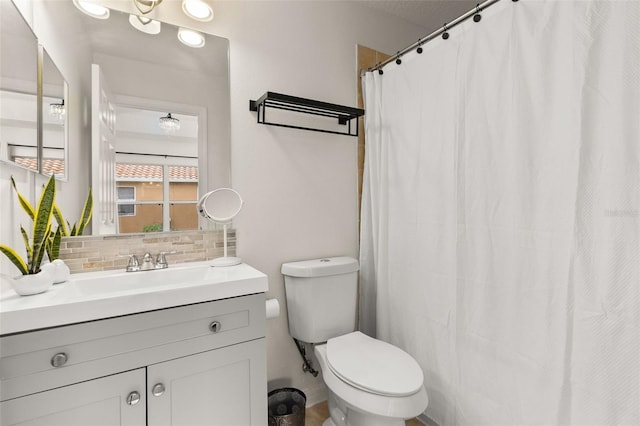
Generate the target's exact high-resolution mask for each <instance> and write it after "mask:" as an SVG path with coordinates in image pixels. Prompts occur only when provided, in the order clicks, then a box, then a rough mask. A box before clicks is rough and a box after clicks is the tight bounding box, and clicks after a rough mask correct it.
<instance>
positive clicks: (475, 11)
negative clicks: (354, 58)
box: [363, 0, 518, 74]
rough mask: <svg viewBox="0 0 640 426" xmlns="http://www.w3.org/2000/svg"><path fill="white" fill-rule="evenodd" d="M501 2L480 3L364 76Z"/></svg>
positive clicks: (488, 1) (370, 69)
mask: <svg viewBox="0 0 640 426" xmlns="http://www.w3.org/2000/svg"><path fill="white" fill-rule="evenodd" d="M499 1H500V0H485V1H484V2H482V3H478V5H477V6H476V7H475V8H473V9H472V10H470V11H468V12H467V13H465V14H464V15H462V16H459V17H458V18H456V19H455V20H453V21H452V22H451V23H445V24H444V25H443V26H442V28H440V29H438V30H436V31H434V32H432V33H431V34H429V35H428V36H426V37H423V38H421V39H420V40H418V41H417V42H415V43H413V44H412V45H411V46H409V47H405V48H404V49H402V50H400V51H398V53H396V54H395V55H393V56H391V57H389V58H388V59H385V60H384V61H382V62H379V63H377V64H376V65H374V66H372V67H371V68H367V69H366V70H365V71H364V72H363V74H364V73H367V72H371V71H376V70H381V69H382V67H384V66H385V65H387V64H388V63H390V62H392V61H394V60H398V59H399V58H400V57H401V56H402V55H404V54H405V53H408V52H410V51H412V50H414V49H417V48H418V47H420V46H422V45H423V44H425V43H427V42H429V41H431V40H433V39H434V38H436V37H438V36H439V35H441V34H443V33H444V32H446V31H448V30H450V29H451V28H453V27H455V26H457V25H458V24H461V23H463V22H464V21H466V20H467V19H469V18H471V17H473V16H475V15H477V14H479V13H480V12H481V11H483V10H484V9H486V8H488V7H489V6H491V5H492V4H494V3H497V2H499ZM511 1H513V2H517V1H518V0H511Z"/></svg>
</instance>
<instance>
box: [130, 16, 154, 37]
mask: <svg viewBox="0 0 640 426" xmlns="http://www.w3.org/2000/svg"><path fill="white" fill-rule="evenodd" d="M129 23H130V24H131V26H132V27H133V28H135V29H136V30H138V31H142V32H143V33H146V34H152V35H155V34H160V30H161V29H162V28H161V24H160V21H156V20H153V19H149V18H145V17H144V16H138V15H129Z"/></svg>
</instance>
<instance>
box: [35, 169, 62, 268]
mask: <svg viewBox="0 0 640 426" xmlns="http://www.w3.org/2000/svg"><path fill="white" fill-rule="evenodd" d="M55 197H56V181H55V177H54V175H51V177H50V178H49V181H48V182H47V184H46V185H45V187H44V189H43V190H42V194H40V200H39V201H38V207H37V208H36V214H35V217H34V219H33V258H32V261H33V262H32V264H31V265H29V266H30V267H29V271H30V272H31V273H32V274H35V273H37V272H38V271H39V270H40V263H41V262H42V258H43V257H44V252H45V250H46V247H45V245H46V240H47V238H49V233H50V232H51V217H52V216H53V203H54V200H55Z"/></svg>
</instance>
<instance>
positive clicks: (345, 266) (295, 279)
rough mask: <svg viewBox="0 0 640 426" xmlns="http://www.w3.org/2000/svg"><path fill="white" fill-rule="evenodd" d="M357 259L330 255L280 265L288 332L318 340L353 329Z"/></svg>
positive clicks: (311, 341)
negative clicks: (323, 257)
mask: <svg viewBox="0 0 640 426" xmlns="http://www.w3.org/2000/svg"><path fill="white" fill-rule="evenodd" d="M358 269H359V267H358V261H357V260H356V259H353V258H351V257H329V258H325V259H313V260H304V261H301V262H291V263H285V264H283V265H282V270H281V272H282V275H284V286H285V291H286V295H287V315H288V318H289V334H290V335H291V336H292V337H294V338H296V339H298V340H301V341H303V342H307V343H321V342H326V341H327V340H329V339H330V338H332V337H337V336H341V335H343V334H347V333H350V332H352V331H354V330H355V329H356V303H357V293H358Z"/></svg>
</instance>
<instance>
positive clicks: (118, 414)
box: [0, 368, 147, 426]
mask: <svg viewBox="0 0 640 426" xmlns="http://www.w3.org/2000/svg"><path fill="white" fill-rule="evenodd" d="M146 414H147V413H146V395H145V370H144V368H140V369H137V370H133V371H129V372H126V373H121V374H115V375H113V376H107V377H103V378H99V379H95V380H90V381H88V382H82V383H78V384H75V385H71V386H64V387H61V388H57V389H53V390H49V391H45V392H40V393H36V394H33V395H28V396H23V397H21V398H16V399H11V400H8V401H4V402H2V403H0V424H1V425H2V426H9V425H17V424H19V425H21V426H26V425H28V426H116V425H123V426H124V425H126V426H144V425H145V424H146Z"/></svg>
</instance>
